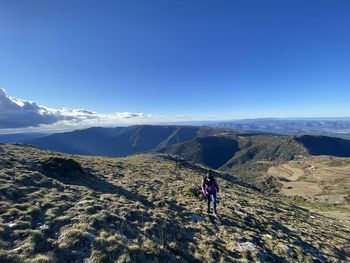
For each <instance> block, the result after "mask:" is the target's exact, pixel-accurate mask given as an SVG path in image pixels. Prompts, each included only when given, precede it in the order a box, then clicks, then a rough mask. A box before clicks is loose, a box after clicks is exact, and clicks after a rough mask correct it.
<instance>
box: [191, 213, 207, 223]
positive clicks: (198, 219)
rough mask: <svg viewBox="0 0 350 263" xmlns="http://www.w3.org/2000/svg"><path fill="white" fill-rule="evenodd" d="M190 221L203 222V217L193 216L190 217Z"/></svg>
mask: <svg viewBox="0 0 350 263" xmlns="http://www.w3.org/2000/svg"><path fill="white" fill-rule="evenodd" d="M191 219H192V221H194V222H200V221H203V220H204V217H203V216H201V215H197V214H194V215H192V216H191Z"/></svg>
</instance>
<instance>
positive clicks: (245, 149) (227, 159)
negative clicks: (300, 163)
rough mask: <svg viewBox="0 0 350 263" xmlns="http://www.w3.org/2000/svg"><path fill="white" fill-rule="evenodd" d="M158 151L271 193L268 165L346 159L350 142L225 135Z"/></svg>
mask: <svg viewBox="0 0 350 263" xmlns="http://www.w3.org/2000/svg"><path fill="white" fill-rule="evenodd" d="M214 138H215V139H214ZM209 139H210V140H209ZM208 141H210V144H209V143H208ZM158 151H159V152H163V153H169V154H175V155H179V156H182V157H184V158H185V159H186V160H188V161H192V162H199V163H201V164H203V165H206V166H209V167H211V168H215V169H220V170H223V171H226V172H229V173H232V174H235V175H237V176H239V177H240V178H241V179H244V180H245V181H248V182H251V183H253V184H254V185H255V186H257V187H259V188H260V189H262V190H266V191H270V192H271V191H272V192H273V191H278V183H277V182H276V180H275V178H274V177H271V176H270V175H269V174H268V169H269V168H270V167H271V166H275V165H278V164H280V163H283V162H287V161H290V160H298V159H303V158H305V157H308V156H318V155H331V156H338V157H349V156H350V140H344V139H340V138H332V137H326V136H311V135H303V136H277V135H258V134H257V135H252V136H240V135H232V134H229V133H226V134H219V135H216V136H213V137H211V138H207V137H202V138H196V139H193V140H191V141H186V142H182V143H178V144H175V145H172V146H169V147H167V148H162V149H159V150H158ZM213 160H214V161H215V162H214V165H213Z"/></svg>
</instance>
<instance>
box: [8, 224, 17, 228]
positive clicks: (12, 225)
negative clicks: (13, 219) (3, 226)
mask: <svg viewBox="0 0 350 263" xmlns="http://www.w3.org/2000/svg"><path fill="white" fill-rule="evenodd" d="M15 226H17V223H11V224H9V227H10V228H14V227H15Z"/></svg>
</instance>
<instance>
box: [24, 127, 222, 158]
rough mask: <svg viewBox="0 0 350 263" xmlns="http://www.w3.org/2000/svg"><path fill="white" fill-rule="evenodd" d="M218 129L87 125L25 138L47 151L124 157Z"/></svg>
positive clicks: (208, 133)
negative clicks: (101, 126) (82, 128)
mask: <svg viewBox="0 0 350 263" xmlns="http://www.w3.org/2000/svg"><path fill="white" fill-rule="evenodd" d="M217 131H221V130H220V129H212V128H205V127H192V126H165V125H159V126H153V125H136V126H130V127H117V128H99V127H96V128H89V129H84V130H77V131H73V132H65V133H57V134H53V135H50V136H47V137H42V138H37V139H33V140H28V141H26V143H27V144H31V145H35V146H38V147H41V148H43V149H47V150H55V151H60V152H64V153H71V154H82V155H101V156H114V157H120V156H127V155H131V154H134V153H138V152H144V151H149V150H152V149H158V148H161V147H167V146H169V145H172V144H176V143H179V142H183V141H188V140H191V139H193V138H196V137H198V136H204V135H212V134H214V133H216V132H217Z"/></svg>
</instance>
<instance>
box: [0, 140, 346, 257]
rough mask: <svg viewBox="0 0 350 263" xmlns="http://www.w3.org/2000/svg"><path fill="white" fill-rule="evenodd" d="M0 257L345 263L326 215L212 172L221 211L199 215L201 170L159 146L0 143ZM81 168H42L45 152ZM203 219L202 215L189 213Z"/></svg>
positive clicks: (334, 225)
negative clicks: (49, 147)
mask: <svg viewBox="0 0 350 263" xmlns="http://www.w3.org/2000/svg"><path fill="white" fill-rule="evenodd" d="M0 148H1V150H0V204H1V206H0V262H213V261H215V262H237V261H238V262H239V261H241V262H246V261H257V262H259V261H261V262H264V261H265V262H312V261H323V262H325V261H328V262H342V261H343V262H346V261H348V260H349V257H350V250H349V249H350V248H349V241H350V232H349V229H347V228H346V227H345V226H344V225H342V224H340V223H339V222H338V221H336V220H333V219H331V218H327V217H324V216H321V215H319V214H314V213H310V212H309V211H307V210H305V209H302V208H300V207H297V206H293V205H288V204H286V203H283V202H281V200H279V199H277V198H269V197H267V196H265V195H263V194H261V193H259V192H257V191H255V190H253V189H251V188H249V187H247V186H246V185H245V184H244V183H242V182H240V181H238V180H236V179H235V178H233V177H232V176H228V175H226V174H223V173H220V174H217V177H218V182H219V184H220V186H221V192H220V194H219V204H218V210H219V215H220V219H219V220H217V219H215V218H214V217H212V216H208V215H206V214H204V211H205V201H204V199H203V197H202V195H201V194H200V190H199V183H200V181H201V178H202V176H203V175H204V173H205V172H206V169H205V168H203V167H200V166H196V165H192V164H189V163H187V162H185V161H182V160H172V159H169V158H166V157H164V156H159V155H138V156H131V157H128V158H118V159H117V158H102V157H82V156H70V155H63V154H58V153H51V152H47V151H41V150H38V149H35V148H30V147H22V146H13V145H0ZM55 156H56V157H61V158H71V159H73V160H74V161H76V162H77V163H79V164H80V165H81V167H82V168H83V169H82V171H81V172H80V173H78V174H76V173H74V178H71V177H69V176H67V175H62V176H61V175H60V173H55V174H54V175H52V174H50V173H45V171H43V170H42V166H41V164H42V163H44V162H45V161H46V160H48V159H49V158H50V157H55ZM194 216H196V218H197V219H198V218H200V220H194Z"/></svg>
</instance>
